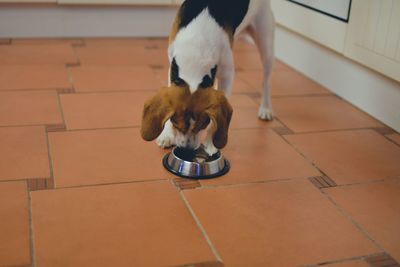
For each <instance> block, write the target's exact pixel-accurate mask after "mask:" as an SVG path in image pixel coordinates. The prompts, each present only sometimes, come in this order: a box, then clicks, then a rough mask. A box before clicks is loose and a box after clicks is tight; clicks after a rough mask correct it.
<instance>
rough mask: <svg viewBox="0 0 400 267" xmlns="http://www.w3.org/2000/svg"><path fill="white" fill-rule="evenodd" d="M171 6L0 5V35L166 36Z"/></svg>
mask: <svg viewBox="0 0 400 267" xmlns="http://www.w3.org/2000/svg"><path fill="white" fill-rule="evenodd" d="M176 9H177V7H174V6H170V7H169V6H156V7H151V6H58V5H52V4H38V5H32V4H31V5H0V38H19V37H25V38H27V37H126V36H129V37H154V36H167V35H168V33H169V31H170V25H171V24H172V22H173V19H174V17H175V15H176Z"/></svg>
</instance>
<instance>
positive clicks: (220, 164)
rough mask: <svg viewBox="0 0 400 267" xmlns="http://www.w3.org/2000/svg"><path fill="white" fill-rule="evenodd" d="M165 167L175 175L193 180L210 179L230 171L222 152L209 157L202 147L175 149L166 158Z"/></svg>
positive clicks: (164, 160)
mask: <svg viewBox="0 0 400 267" xmlns="http://www.w3.org/2000/svg"><path fill="white" fill-rule="evenodd" d="M163 164H164V167H165V168H166V169H167V170H168V171H170V172H172V173H173V174H175V175H177V176H180V177H185V178H193V179H209V178H215V177H219V176H221V175H224V174H225V173H227V172H228V171H229V167H230V166H229V162H228V160H227V159H225V158H224V157H223V156H222V155H221V153H220V152H218V153H216V154H214V155H212V156H209V155H208V154H207V153H206V152H205V151H204V149H203V147H200V148H199V149H197V150H191V149H186V148H180V147H175V148H174V149H173V150H172V152H170V153H168V154H167V155H165V156H164V159H163Z"/></svg>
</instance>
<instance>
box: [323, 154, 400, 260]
mask: <svg viewBox="0 0 400 267" xmlns="http://www.w3.org/2000/svg"><path fill="white" fill-rule="evenodd" d="M397 162H399V161H397ZM325 190H326V192H327V193H328V194H329V195H330V196H331V197H332V198H333V200H334V201H335V202H336V203H337V204H338V205H340V206H341V207H342V208H343V209H344V210H345V211H346V212H347V213H349V214H350V216H351V217H352V218H353V219H354V220H355V221H356V222H357V223H358V224H360V225H361V227H362V228H363V229H365V230H366V231H367V232H368V234H369V235H370V236H371V237H372V239H374V240H375V241H377V242H378V243H379V244H380V245H382V247H383V248H384V249H385V251H387V252H388V253H389V254H390V255H391V256H392V257H393V258H395V259H396V260H397V262H400V240H399V238H398V237H399V236H400V227H399V225H400V179H390V180H386V181H383V182H377V183H370V184H362V185H355V186H345V187H337V188H334V189H333V188H332V189H325Z"/></svg>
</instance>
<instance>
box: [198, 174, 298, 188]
mask: <svg viewBox="0 0 400 267" xmlns="http://www.w3.org/2000/svg"><path fill="white" fill-rule="evenodd" d="M303 178H304V177H294V178H287V179H272V180H258V181H253V182H247V183H235V184H220V185H203V184H201V181H200V184H201V187H197V188H194V190H197V189H217V188H232V187H233V188H234V187H241V186H251V185H255V184H269V183H280V182H289V181H293V180H297V179H303Z"/></svg>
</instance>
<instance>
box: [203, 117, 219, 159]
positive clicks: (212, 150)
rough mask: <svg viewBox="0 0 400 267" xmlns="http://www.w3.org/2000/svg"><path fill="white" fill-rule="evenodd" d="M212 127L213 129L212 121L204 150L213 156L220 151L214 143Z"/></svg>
mask: <svg viewBox="0 0 400 267" xmlns="http://www.w3.org/2000/svg"><path fill="white" fill-rule="evenodd" d="M211 129H212V122H210V125H209V126H208V129H207V135H206V137H205V139H204V143H203V146H204V151H205V152H206V153H207V154H208V155H209V156H212V155H214V154H215V153H217V152H218V148H216V147H215V146H214V143H213V133H212V130H211Z"/></svg>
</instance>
